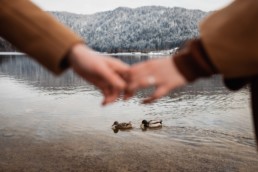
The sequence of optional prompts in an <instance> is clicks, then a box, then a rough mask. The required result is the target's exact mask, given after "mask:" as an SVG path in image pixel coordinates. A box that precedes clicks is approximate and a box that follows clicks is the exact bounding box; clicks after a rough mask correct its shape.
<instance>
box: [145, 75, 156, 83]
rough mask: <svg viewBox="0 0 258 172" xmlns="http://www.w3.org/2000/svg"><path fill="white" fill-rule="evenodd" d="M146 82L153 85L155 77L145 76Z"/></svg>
mask: <svg viewBox="0 0 258 172" xmlns="http://www.w3.org/2000/svg"><path fill="white" fill-rule="evenodd" d="M147 82H148V84H149V85H155V83H156V79H155V78H154V77H153V76H148V77H147Z"/></svg>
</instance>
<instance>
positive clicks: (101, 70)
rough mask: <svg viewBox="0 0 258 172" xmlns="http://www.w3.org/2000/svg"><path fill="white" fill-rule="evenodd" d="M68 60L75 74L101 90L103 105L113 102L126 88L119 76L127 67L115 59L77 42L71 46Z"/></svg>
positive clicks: (126, 70) (125, 71)
mask: <svg viewBox="0 0 258 172" xmlns="http://www.w3.org/2000/svg"><path fill="white" fill-rule="evenodd" d="M68 61H69V64H70V65H71V67H72V69H73V70H74V71H75V72H76V73H77V74H79V75H80V76H81V77H82V78H84V79H85V80H87V81H89V82H91V83H92V84H94V85H95V86H96V87H98V88H99V89H100V90H101V91H102V93H103V94H104V100H103V103H102V104H103V105H106V104H108V103H111V102H114V101H115V100H116V99H117V98H118V97H119V95H120V93H121V91H124V89H125V88H126V82H125V81H124V80H123V79H122V77H121V76H122V75H124V74H125V73H127V72H128V70H129V67H128V65H126V64H124V63H122V62H121V61H119V60H117V59H114V58H110V57H107V56H103V55H100V54H98V53H97V52H94V51H93V50H91V49H89V48H87V47H86V46H85V45H83V44H77V45H75V46H74V47H73V48H72V50H71V53H70V55H69V57H68Z"/></svg>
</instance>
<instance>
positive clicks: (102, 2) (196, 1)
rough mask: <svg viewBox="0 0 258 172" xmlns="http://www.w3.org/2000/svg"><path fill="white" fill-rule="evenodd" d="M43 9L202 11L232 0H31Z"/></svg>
mask: <svg viewBox="0 0 258 172" xmlns="http://www.w3.org/2000/svg"><path fill="white" fill-rule="evenodd" d="M32 1H33V2H35V3H36V4H38V5H39V6H40V7H42V8H43V9H44V10H48V11H68V12H73V13H80V14H92V13H95V12H100V11H107V10H113V9H115V8H117V7H121V6H122V7H131V8H136V7H140V6H149V5H160V6H165V7H175V6H177V7H184V8H188V9H200V10H203V11H211V10H217V9H219V8H222V7H224V6H225V5H227V4H229V3H230V2H232V0H99V1H98V0H32Z"/></svg>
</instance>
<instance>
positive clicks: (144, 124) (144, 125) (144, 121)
mask: <svg viewBox="0 0 258 172" xmlns="http://www.w3.org/2000/svg"><path fill="white" fill-rule="evenodd" d="M148 125H149V123H148V121H146V120H143V121H142V124H141V126H140V127H141V129H143V130H146V128H147V127H148Z"/></svg>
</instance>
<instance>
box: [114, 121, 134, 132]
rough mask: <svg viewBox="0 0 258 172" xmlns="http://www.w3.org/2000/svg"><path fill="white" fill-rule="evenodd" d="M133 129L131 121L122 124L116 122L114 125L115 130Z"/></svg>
mask: <svg viewBox="0 0 258 172" xmlns="http://www.w3.org/2000/svg"><path fill="white" fill-rule="evenodd" d="M131 128H133V126H132V123H131V121H130V122H128V123H127V122H122V123H119V122H118V121H115V122H114V124H113V125H112V129H113V130H123V129H131Z"/></svg>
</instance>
